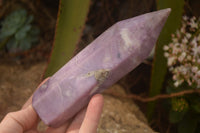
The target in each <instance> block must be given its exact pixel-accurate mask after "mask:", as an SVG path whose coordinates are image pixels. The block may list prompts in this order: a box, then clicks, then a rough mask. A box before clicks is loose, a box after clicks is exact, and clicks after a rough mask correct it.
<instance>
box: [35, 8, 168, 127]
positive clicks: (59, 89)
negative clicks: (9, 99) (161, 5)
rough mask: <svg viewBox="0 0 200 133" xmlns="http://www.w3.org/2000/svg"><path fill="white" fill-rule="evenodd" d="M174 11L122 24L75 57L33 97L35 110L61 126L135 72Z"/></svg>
mask: <svg viewBox="0 0 200 133" xmlns="http://www.w3.org/2000/svg"><path fill="white" fill-rule="evenodd" d="M170 11H171V9H164V10H160V11H156V12H151V13H147V14H144V15H140V16H137V17H134V18H130V19H127V20H123V21H120V22H118V23H116V24H114V25H113V26H112V27H110V28H109V29H108V30H106V31H105V32H104V33H102V34H101V35H100V36H99V37H98V38H97V39H96V40H94V41H93V42H92V43H91V44H89V45H88V46H87V47H86V48H85V49H83V50H82V51H81V52H80V53H78V54H77V55H76V56H75V57H73V58H72V59H71V60H70V61H69V62H68V63H67V64H65V65H64V66H63V67H62V68H61V69H60V70H59V71H57V72H56V73H55V74H54V75H53V76H52V77H51V78H50V79H48V80H47V81H46V82H45V83H44V84H43V85H42V86H41V87H40V88H39V89H38V90H37V91H36V92H35V93H34V96H33V103H32V104H33V107H34V109H35V110H36V112H37V113H38V115H39V117H40V118H41V119H42V120H43V121H44V123H46V124H47V125H49V126H52V127H58V126H60V125H61V124H63V123H64V122H66V121H67V120H69V119H70V118H72V117H73V116H74V115H75V114H76V113H77V112H78V111H80V110H81V109H82V108H83V107H84V106H86V105H87V104H88V102H89V100H90V98H91V97H92V96H93V95H94V94H96V93H100V92H102V91H103V90H104V89H106V88H108V87H109V86H111V85H112V84H114V83H115V82H117V81H118V80H119V79H120V78H122V77H123V76H124V75H126V74H127V73H129V72H130V71H132V70H133V69H134V68H135V67H136V66H138V65H139V64H140V63H141V62H142V61H143V60H144V59H145V58H147V57H148V55H149V54H150V52H151V50H152V48H153V46H154V44H155V43H156V40H157V38H158V36H159V34H160V32H161V29H162V27H163V26H164V24H165V21H166V20H167V17H168V15H169V13H170Z"/></svg>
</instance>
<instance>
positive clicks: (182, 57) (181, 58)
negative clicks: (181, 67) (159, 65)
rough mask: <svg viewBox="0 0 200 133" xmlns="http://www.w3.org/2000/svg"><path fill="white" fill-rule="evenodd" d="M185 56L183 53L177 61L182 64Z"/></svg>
mask: <svg viewBox="0 0 200 133" xmlns="http://www.w3.org/2000/svg"><path fill="white" fill-rule="evenodd" d="M185 56H186V53H185V52H183V53H182V54H181V55H180V56H179V57H178V60H179V61H180V62H182V61H183V60H184V58H185Z"/></svg>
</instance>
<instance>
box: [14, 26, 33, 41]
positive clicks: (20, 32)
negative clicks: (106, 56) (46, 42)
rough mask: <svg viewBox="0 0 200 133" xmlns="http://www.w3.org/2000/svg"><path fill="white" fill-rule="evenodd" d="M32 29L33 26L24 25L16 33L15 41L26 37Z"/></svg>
mask: <svg viewBox="0 0 200 133" xmlns="http://www.w3.org/2000/svg"><path fill="white" fill-rule="evenodd" d="M30 29H31V25H30V24H28V25H24V26H23V27H21V28H20V29H19V30H18V31H17V32H16V33H15V39H17V40H21V39H23V38H25V37H26V35H27V32H28V31H29V30H30Z"/></svg>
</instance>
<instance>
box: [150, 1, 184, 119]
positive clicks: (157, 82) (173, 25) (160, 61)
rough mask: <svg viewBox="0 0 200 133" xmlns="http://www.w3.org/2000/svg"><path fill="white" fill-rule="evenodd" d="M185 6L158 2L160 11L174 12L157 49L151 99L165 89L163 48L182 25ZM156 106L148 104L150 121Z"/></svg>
mask: <svg viewBox="0 0 200 133" xmlns="http://www.w3.org/2000/svg"><path fill="white" fill-rule="evenodd" d="M183 6H184V0H157V8H158V9H163V8H171V9H172V12H171V14H170V16H169V18H168V20H167V22H166V24H165V26H164V28H163V30H162V32H161V34H160V37H159V39H158V42H157V45H156V49H155V55H154V62H153V69H152V75H151V84H150V93H149V95H150V96H151V97H152V96H155V95H158V94H160V91H161V89H162V87H163V82H164V79H165V75H166V72H167V61H166V59H165V57H164V54H163V53H164V51H163V46H164V45H166V44H168V43H169V42H170V39H171V34H172V33H174V32H175V31H176V30H177V29H178V28H179V26H180V25H181V18H182V13H183ZM155 104H156V102H150V103H149V104H148V110H147V117H148V118H149V119H151V117H152V114H153V112H154V107H155Z"/></svg>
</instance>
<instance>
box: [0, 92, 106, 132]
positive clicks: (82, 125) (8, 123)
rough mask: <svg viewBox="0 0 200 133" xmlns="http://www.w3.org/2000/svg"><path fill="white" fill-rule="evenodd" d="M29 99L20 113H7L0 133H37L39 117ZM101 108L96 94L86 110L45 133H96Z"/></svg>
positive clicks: (100, 98) (99, 97)
mask: <svg viewBox="0 0 200 133" xmlns="http://www.w3.org/2000/svg"><path fill="white" fill-rule="evenodd" d="M31 99H32V98H30V99H29V100H28V102H26V103H25V105H24V106H23V108H22V109H21V110H20V111H17V112H12V113H8V114H7V115H6V116H5V118H4V119H3V120H2V122H1V123H0V133H39V131H38V130H37V125H38V123H39V117H38V115H37V113H36V112H35V110H34V109H33V107H32V105H31V103H32V102H31ZM102 108H103V97H102V95H100V94H97V95H95V96H93V97H92V99H91V100H90V102H89V104H88V107H87V110H86V109H83V110H82V111H80V112H79V113H78V114H77V115H76V116H75V117H74V119H73V120H72V121H71V122H67V123H65V124H63V125H62V126H61V127H59V128H52V127H48V128H47V129H46V131H45V133H96V132H97V126H98V123H99V120H100V116H101V113H102Z"/></svg>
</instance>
